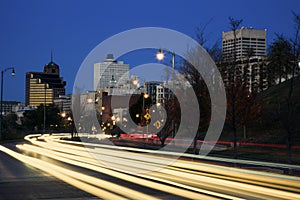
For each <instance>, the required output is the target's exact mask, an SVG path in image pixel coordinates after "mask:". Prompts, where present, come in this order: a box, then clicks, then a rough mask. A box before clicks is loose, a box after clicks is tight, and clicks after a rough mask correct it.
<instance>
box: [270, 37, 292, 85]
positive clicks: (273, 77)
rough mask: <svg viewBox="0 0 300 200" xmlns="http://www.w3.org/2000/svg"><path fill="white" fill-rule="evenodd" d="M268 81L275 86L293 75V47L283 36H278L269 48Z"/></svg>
mask: <svg viewBox="0 0 300 200" xmlns="http://www.w3.org/2000/svg"><path fill="white" fill-rule="evenodd" d="M268 59H269V64H268V69H269V71H268V79H269V83H270V84H272V85H274V84H275V83H276V81H277V80H278V82H279V84H281V82H282V80H283V79H285V80H287V79H288V78H289V76H290V75H291V74H292V45H291V43H290V42H289V41H288V39H286V38H285V37H284V36H283V35H278V34H277V38H276V39H275V40H274V41H273V42H272V44H271V45H270V47H269V55H268Z"/></svg>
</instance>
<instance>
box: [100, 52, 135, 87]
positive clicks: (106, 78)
mask: <svg viewBox="0 0 300 200" xmlns="http://www.w3.org/2000/svg"><path fill="white" fill-rule="evenodd" d="M111 80H114V81H115V82H116V84H125V83H126V82H128V81H129V65H128V64H124V62H122V61H116V60H115V59H114V56H113V54H108V55H107V57H106V60H105V61H104V62H101V63H95V64H94V90H97V89H104V88H109V87H110V86H111Z"/></svg>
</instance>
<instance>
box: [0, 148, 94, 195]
mask: <svg viewBox="0 0 300 200" xmlns="http://www.w3.org/2000/svg"><path fill="white" fill-rule="evenodd" d="M19 199H20V200H27V199H28V200H29V199H30V200H33V199H49V200H51V199H53V200H57V199H70V200H77V199H82V200H85V199H86V200H89V199H99V198H98V197H96V196H94V195H91V194H90V193H87V192H84V191H82V190H78V189H77V188H76V187H72V186H71V185H69V184H66V183H65V182H63V181H61V180H59V179H56V178H54V177H52V176H50V175H49V174H47V173H44V172H43V171H40V170H38V169H35V168H32V167H31V166H30V165H27V164H24V163H22V162H20V161H18V160H17V159H15V158H13V157H11V156H9V155H8V154H6V153H4V152H2V151H0V200H19Z"/></svg>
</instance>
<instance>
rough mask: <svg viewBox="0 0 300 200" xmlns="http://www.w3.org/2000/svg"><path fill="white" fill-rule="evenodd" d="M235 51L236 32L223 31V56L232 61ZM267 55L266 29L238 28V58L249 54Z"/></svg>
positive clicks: (225, 59) (224, 58)
mask: <svg viewBox="0 0 300 200" xmlns="http://www.w3.org/2000/svg"><path fill="white" fill-rule="evenodd" d="M233 51H234V32H233V31H229V32H223V33H222V58H223V60H224V61H230V59H231V58H232V57H233ZM249 55H251V56H266V29H264V30H256V29H253V28H241V29H239V30H236V59H242V58H245V57H247V56H249Z"/></svg>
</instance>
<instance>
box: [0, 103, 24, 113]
mask: <svg viewBox="0 0 300 200" xmlns="http://www.w3.org/2000/svg"><path fill="white" fill-rule="evenodd" d="M18 104H20V102H18V101H2V115H3V116H5V115H7V114H10V113H14V111H15V110H14V109H15V107H16V106H17V105H18Z"/></svg>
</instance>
